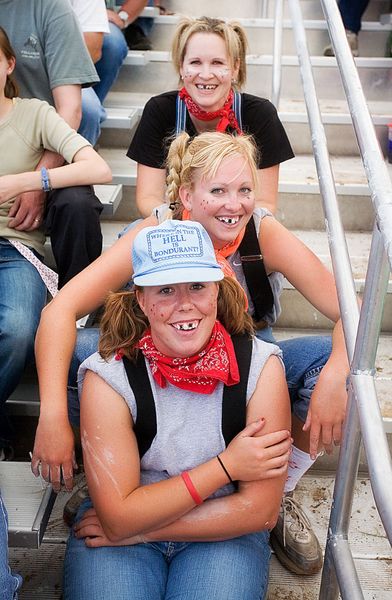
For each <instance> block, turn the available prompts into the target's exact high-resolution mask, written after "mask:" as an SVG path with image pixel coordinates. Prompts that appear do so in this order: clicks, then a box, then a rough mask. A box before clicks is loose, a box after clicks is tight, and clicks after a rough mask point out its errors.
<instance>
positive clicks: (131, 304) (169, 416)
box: [64, 220, 291, 600]
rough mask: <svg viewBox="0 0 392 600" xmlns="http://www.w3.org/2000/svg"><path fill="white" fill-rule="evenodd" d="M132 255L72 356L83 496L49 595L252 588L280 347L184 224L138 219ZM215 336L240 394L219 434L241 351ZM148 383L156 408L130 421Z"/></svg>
mask: <svg viewBox="0 0 392 600" xmlns="http://www.w3.org/2000/svg"><path fill="white" fill-rule="evenodd" d="M129 258H130V257H129ZM132 261H133V264H134V270H135V272H134V276H133V280H134V282H135V285H136V288H135V290H134V291H132V292H125V293H124V292H123V293H117V294H110V295H109V298H108V300H107V302H106V308H105V313H104V316H103V319H102V322H101V331H102V336H101V340H100V344H99V350H100V353H95V354H93V355H92V356H90V357H89V358H88V359H87V360H86V361H85V362H84V363H83V364H82V366H81V369H80V385H81V386H82V395H81V425H82V445H83V455H84V465H85V470H86V476H87V483H88V490H89V495H90V496H91V501H90V500H89V499H87V500H85V501H84V502H83V504H82V505H81V506H80V508H79V511H78V517H77V522H76V524H75V525H74V527H73V528H72V530H71V535H70V538H69V541H68V545H67V552H66V557H65V568H64V599H65V600H99V599H102V600H104V599H106V598H116V600H141V599H147V598H148V600H165V599H168V600H169V598H174V597H175V598H177V599H178V600H191V599H192V600H204V599H205V598H214V599H215V600H237V599H238V598H247V600H259V599H260V598H265V597H266V593H267V587H268V567H269V557H270V550H269V545H268V537H269V531H268V530H269V529H270V528H271V527H273V525H274V523H275V521H276V518H277V515H278V512H279V504H280V500H281V495H282V489H283V485H284V480H285V477H286V473H287V463H288V458H289V454H290V446H291V438H290V431H289V426H290V409H289V398H288V393H287V388H286V385H285V379H284V373H283V367H282V364H281V361H280V358H279V355H280V351H279V349H278V348H277V347H276V346H274V345H272V344H267V343H265V342H262V341H260V340H257V339H252V332H253V327H252V321H251V319H250V317H249V315H247V313H246V312H245V298H244V294H243V292H242V290H241V288H240V286H239V285H238V283H237V282H235V281H234V280H233V279H232V280H231V281H224V279H223V272H222V270H221V269H220V267H219V265H218V263H217V261H216V258H215V253H214V249H213V247H212V244H211V240H210V239H209V237H208V235H207V233H206V231H205V229H204V228H203V227H202V226H201V225H200V224H199V223H194V222H193V221H186V222H184V221H176V220H167V221H165V222H164V223H162V224H161V225H157V226H155V227H147V228H145V229H143V230H142V231H140V232H139V233H138V235H137V236H136V237H135V240H134V245H133V250H132ZM230 334H231V335H233V334H238V335H239V336H241V340H242V342H245V344H246V348H247V349H248V350H249V352H250V364H249V373H248V378H247V385H246V392H245V394H243V393H242V392H240V391H239V390H238V388H237V389H235V392H234V393H235V397H236V401H237V402H238V399H239V397H241V398H242V401H241V402H240V403H238V404H237V409H236V414H237V413H238V412H239V411H241V412H243V419H241V424H239V426H238V427H236V426H235V425H234V426H235V427H236V431H235V432H234V431H233V432H232V433H231V434H230V435H229V436H227V428H226V427H225V423H226V421H225V414H227V412H226V407H227V401H226V400H225V398H227V393H228V390H229V389H230V387H231V386H236V385H237V383H239V380H240V376H239V373H240V367H239V364H238V363H239V362H240V360H241V358H240V354H239V353H240V350H238V349H236V348H235V345H234V344H233V341H232V339H231V336H230ZM249 336H250V337H249ZM242 351H244V350H243V349H242ZM132 364H133V369H132ZM130 368H131V369H132V375H131V378H129V377H130V375H129V369H130ZM142 371H144V372H145V375H146V377H147V380H143V385H142V393H141V394H140V393H139V394H138V393H137V392H136V391H135V390H136V388H135V387H134V384H135V377H137V376H138V375H137V374H139V373H140V372H142ZM127 372H128V376H127ZM244 374H245V373H244ZM148 387H150V389H151V395H150V394H149V393H148V389H147V388H148ZM148 397H150V403H149V406H150V407H151V412H152V414H153V415H154V414H155V415H156V419H155V420H154V419H153V418H152V419H151V418H150V419H149V420H148V423H145V422H144V421H146V420H147V416H144V421H143V416H142V415H143V413H145V411H146V399H147V398H148ZM241 405H242V409H241V408H240V406H241ZM141 406H143V409H141ZM140 421H141V423H140ZM152 421H154V422H155V423H156V427H155V430H154V432H153V434H152V435H151V436H146V432H145V427H146V425H148V426H150V425H151V423H152ZM232 421H233V417H232V418H231V420H230V423H231V425H232ZM236 433H237V435H236ZM147 438H148V439H147ZM235 481H236V482H238V483H237V486H235V485H233V482H235ZM229 565H230V568H229V569H228V566H229Z"/></svg>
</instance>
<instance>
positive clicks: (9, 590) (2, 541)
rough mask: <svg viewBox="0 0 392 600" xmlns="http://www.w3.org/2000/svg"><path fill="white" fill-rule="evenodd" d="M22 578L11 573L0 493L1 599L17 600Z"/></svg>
mask: <svg viewBox="0 0 392 600" xmlns="http://www.w3.org/2000/svg"><path fill="white" fill-rule="evenodd" d="M21 585H22V578H21V576H20V575H18V574H16V573H11V569H10V567H9V565H8V517H7V511H6V508H5V506H4V502H3V499H2V497H1V492H0V597H1V599H2V600H17V598H18V594H17V591H18V589H19V588H20V586H21Z"/></svg>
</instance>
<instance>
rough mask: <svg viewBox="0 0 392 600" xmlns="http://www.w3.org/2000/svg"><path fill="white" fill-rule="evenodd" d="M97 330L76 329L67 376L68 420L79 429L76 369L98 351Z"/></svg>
mask: <svg viewBox="0 0 392 600" xmlns="http://www.w3.org/2000/svg"><path fill="white" fill-rule="evenodd" d="M98 339H99V329H98V328H97V327H88V328H86V329H78V334H77V340H76V345H75V350H74V353H73V355H72V360H71V366H70V369H69V374H68V418H69V421H70V423H72V425H76V426H77V427H79V424H80V405H79V396H78V384H77V377H78V369H79V367H80V365H81V364H82V362H83V361H84V360H86V358H88V357H89V356H91V355H92V354H94V352H97V350H98Z"/></svg>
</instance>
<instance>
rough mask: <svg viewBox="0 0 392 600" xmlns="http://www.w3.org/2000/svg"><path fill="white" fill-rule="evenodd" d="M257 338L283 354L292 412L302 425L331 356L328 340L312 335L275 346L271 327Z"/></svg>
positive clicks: (324, 337)
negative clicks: (323, 369)
mask: <svg viewBox="0 0 392 600" xmlns="http://www.w3.org/2000/svg"><path fill="white" fill-rule="evenodd" d="M256 335H257V337H258V338H260V339H261V340H264V341H266V342H273V343H274V344H276V345H277V346H279V348H280V349H281V350H282V352H283V362H284V366H285V370H286V381H287V386H288V388H289V394H290V400H291V410H292V412H293V414H294V415H295V416H296V417H298V419H299V420H300V421H302V422H305V421H306V415H307V413H308V408H309V403H310V397H311V395H312V392H313V390H314V386H315V385H316V383H317V379H318V376H319V374H320V371H321V369H322V368H323V367H324V365H325V363H326V362H327V360H328V358H329V356H330V354H331V350H332V340H331V337H330V336H329V335H325V336H324V335H317V336H316V335H315V336H309V337H301V338H292V339H290V340H283V341H280V342H278V341H276V340H275V338H274V336H273V334H272V329H271V328H270V327H266V328H265V329H259V330H258V331H257V332H256Z"/></svg>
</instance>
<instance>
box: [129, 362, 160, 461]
mask: <svg viewBox="0 0 392 600" xmlns="http://www.w3.org/2000/svg"><path fill="white" fill-rule="evenodd" d="M123 362H124V367H125V371H126V373H127V377H128V381H129V385H130V386H131V388H132V391H133V394H134V396H135V402H136V407H137V416H136V423H135V424H134V428H133V430H134V432H135V435H136V440H137V445H138V448H139V456H140V459H141V458H142V456H143V455H144V454H145V453H146V452H147V450H148V449H149V448H150V446H151V444H152V442H153V439H154V438H155V436H156V434H157V415H156V411H155V402H154V396H153V395H152V389H151V384H150V380H149V378H148V373H147V367H146V362H145V360H144V356H143V353H142V352H139V354H138V357H137V360H136V362H132V361H130V360H129V359H128V358H127V357H126V356H124V357H123Z"/></svg>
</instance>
